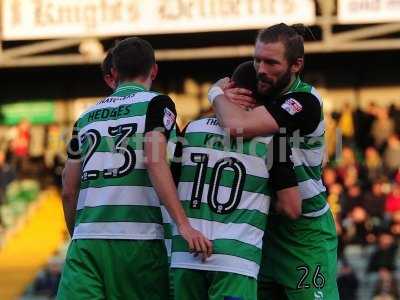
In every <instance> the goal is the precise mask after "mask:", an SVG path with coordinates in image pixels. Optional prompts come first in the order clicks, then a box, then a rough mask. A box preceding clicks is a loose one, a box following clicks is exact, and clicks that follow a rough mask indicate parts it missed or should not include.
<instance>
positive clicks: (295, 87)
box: [284, 76, 301, 94]
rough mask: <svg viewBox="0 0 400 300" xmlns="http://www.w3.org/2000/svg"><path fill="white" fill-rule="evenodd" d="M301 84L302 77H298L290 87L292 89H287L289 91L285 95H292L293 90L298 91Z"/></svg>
mask: <svg viewBox="0 0 400 300" xmlns="http://www.w3.org/2000/svg"><path fill="white" fill-rule="evenodd" d="M300 83H301V80H300V77H299V76H297V77H296V79H295V80H294V81H293V83H292V84H291V85H290V87H289V88H288V89H287V91H286V92H285V93H284V94H287V93H290V92H292V91H293V90H295V89H297V88H298V87H299V85H300Z"/></svg>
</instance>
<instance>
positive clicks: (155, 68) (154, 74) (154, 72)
mask: <svg viewBox="0 0 400 300" xmlns="http://www.w3.org/2000/svg"><path fill="white" fill-rule="evenodd" d="M157 74H158V65H157V64H154V65H153V66H152V67H151V71H150V78H151V80H154V79H156V77H157Z"/></svg>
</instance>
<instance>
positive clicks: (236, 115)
mask: <svg viewBox="0 0 400 300" xmlns="http://www.w3.org/2000/svg"><path fill="white" fill-rule="evenodd" d="M221 82H222V83H221V87H220V86H218V83H217V85H214V86H213V87H212V88H211V89H210V91H209V94H208V98H209V100H210V102H211V103H212V105H213V108H214V111H215V114H216V115H217V118H218V121H219V122H220V123H221V125H222V126H223V127H224V128H226V129H228V130H229V131H230V134H231V135H232V136H243V137H249V138H250V137H255V136H263V135H268V134H272V133H275V132H278V131H279V126H278V123H277V122H276V121H275V119H274V118H273V117H272V116H271V114H270V113H269V112H268V110H267V109H266V108H265V107H264V106H259V107H256V108H255V109H253V110H243V109H242V108H241V107H240V106H238V105H236V104H235V103H234V102H236V103H239V102H240V101H241V102H242V103H245V102H248V103H249V107H251V105H252V103H253V102H254V100H253V99H252V97H251V91H250V90H247V89H244V88H234V87H230V86H229V85H228V84H227V82H226V81H225V82H223V81H221ZM222 87H223V88H224V91H223V90H222ZM224 92H225V93H224ZM231 98H234V99H235V101H232V100H231Z"/></svg>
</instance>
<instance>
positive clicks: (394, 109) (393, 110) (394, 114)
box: [389, 100, 400, 135]
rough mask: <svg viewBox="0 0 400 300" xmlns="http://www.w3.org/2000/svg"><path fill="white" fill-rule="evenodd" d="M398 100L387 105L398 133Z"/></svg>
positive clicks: (399, 130)
mask: <svg viewBox="0 0 400 300" xmlns="http://www.w3.org/2000/svg"><path fill="white" fill-rule="evenodd" d="M399 102H400V100H397V101H395V103H397V107H396V105H395V104H394V103H393V104H392V105H390V107H389V116H390V118H391V119H392V120H393V121H394V130H395V132H396V133H397V134H398V135H400V104H398V103H399Z"/></svg>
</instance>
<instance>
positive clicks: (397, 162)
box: [383, 134, 400, 177]
mask: <svg viewBox="0 0 400 300" xmlns="http://www.w3.org/2000/svg"><path fill="white" fill-rule="evenodd" d="M383 159H384V164H385V168H386V170H387V172H388V173H389V176H390V177H393V176H394V174H395V173H396V172H397V171H398V170H399V169H400V140H399V137H398V136H397V135H396V134H393V135H391V136H390V137H389V139H388V143H387V148H386V150H385V152H384V154H383Z"/></svg>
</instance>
